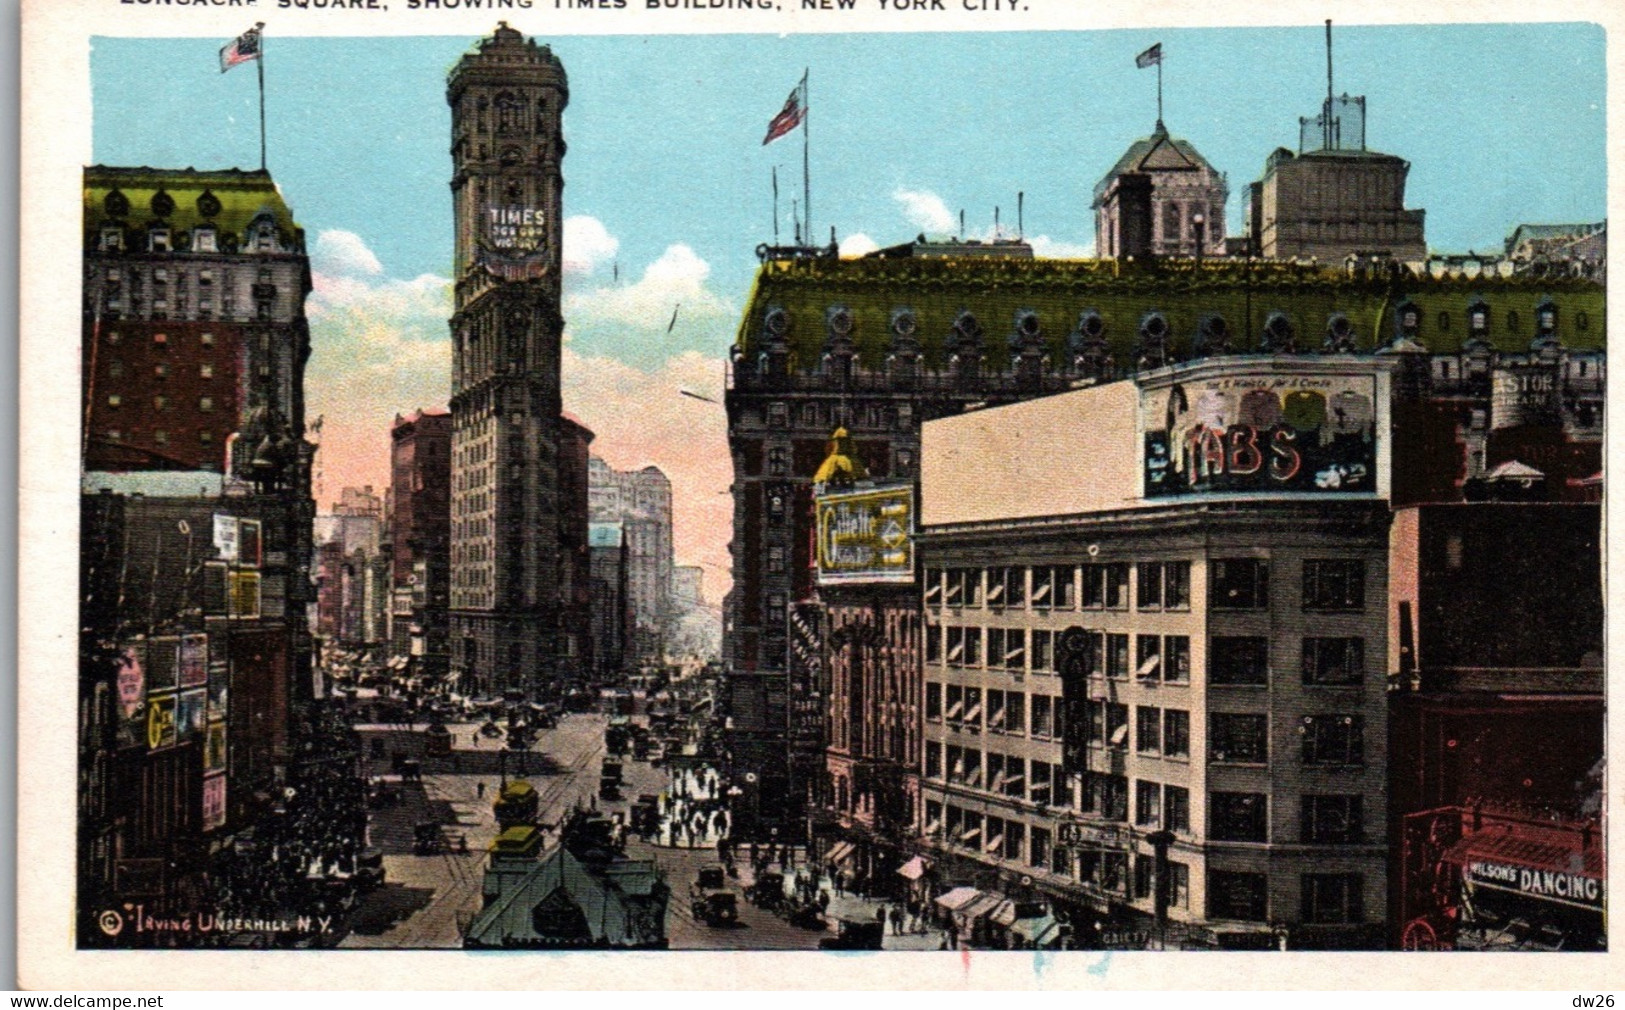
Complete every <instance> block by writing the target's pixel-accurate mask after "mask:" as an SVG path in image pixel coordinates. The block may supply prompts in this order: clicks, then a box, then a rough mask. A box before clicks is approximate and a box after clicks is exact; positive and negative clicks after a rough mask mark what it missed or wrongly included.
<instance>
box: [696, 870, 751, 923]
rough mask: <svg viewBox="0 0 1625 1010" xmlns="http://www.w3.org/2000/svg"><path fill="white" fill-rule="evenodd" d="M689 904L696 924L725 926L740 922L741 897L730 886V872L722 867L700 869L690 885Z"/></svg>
mask: <svg viewBox="0 0 1625 1010" xmlns="http://www.w3.org/2000/svg"><path fill="white" fill-rule="evenodd" d="M688 902H689V913H690V914H691V915H692V916H693V917H694V921H695V922H703V923H705V924H706V925H707V926H724V925H730V924H732V923H734V922H737V921H738V920H739V895H738V894H737V893H735V892H734V890H733V888H731V887H729V886H728V872H727V870H725V869H723V868H722V867H721V866H706V867H702V868H701V869H700V872H699V875H698V876H696V877H695V878H694V883H692V884H690V885H689V888H688Z"/></svg>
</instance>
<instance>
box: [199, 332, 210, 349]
mask: <svg viewBox="0 0 1625 1010" xmlns="http://www.w3.org/2000/svg"><path fill="white" fill-rule="evenodd" d="M197 342H198V344H199V345H200V346H203V347H213V346H214V334H213V333H205V334H203V335H202V336H200V337H198V338H197Z"/></svg>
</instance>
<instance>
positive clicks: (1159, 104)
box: [1157, 52, 1162, 126]
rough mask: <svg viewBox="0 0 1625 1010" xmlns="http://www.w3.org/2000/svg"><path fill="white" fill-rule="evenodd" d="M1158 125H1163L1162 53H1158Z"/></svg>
mask: <svg viewBox="0 0 1625 1010" xmlns="http://www.w3.org/2000/svg"><path fill="white" fill-rule="evenodd" d="M1157 125H1158V126H1161V125H1162V53H1160V52H1159V53H1157Z"/></svg>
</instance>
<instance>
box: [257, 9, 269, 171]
mask: <svg viewBox="0 0 1625 1010" xmlns="http://www.w3.org/2000/svg"><path fill="white" fill-rule="evenodd" d="M264 25H265V23H264V22H263V21H262V22H260V24H259V26H258V27H259V29H260V32H259V39H258V41H259V50H260V52H259V59H257V60H255V61H254V62H255V63H256V64H257V65H258V69H259V77H260V171H261V172H264V171H266V168H265V28H264Z"/></svg>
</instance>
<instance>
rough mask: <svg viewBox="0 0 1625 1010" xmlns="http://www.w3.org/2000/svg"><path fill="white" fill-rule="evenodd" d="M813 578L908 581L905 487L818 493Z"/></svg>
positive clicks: (910, 548)
mask: <svg viewBox="0 0 1625 1010" xmlns="http://www.w3.org/2000/svg"><path fill="white" fill-rule="evenodd" d="M816 508H817V514H818V582H819V584H820V585H836V584H839V583H843V582H887V583H910V582H913V581H914V541H913V539H912V533H913V528H914V489H913V487H911V486H907V485H903V486H899V487H889V488H874V489H867V490H862V491H843V492H837V493H833V494H824V495H819V496H818V498H817V505H816Z"/></svg>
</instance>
